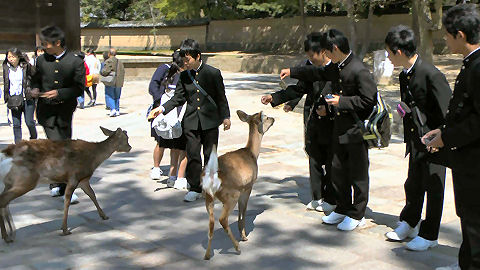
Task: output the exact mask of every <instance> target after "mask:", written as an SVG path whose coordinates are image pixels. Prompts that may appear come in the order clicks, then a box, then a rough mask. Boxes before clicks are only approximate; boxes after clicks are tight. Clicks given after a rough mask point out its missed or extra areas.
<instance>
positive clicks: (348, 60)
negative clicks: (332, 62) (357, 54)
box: [338, 51, 353, 69]
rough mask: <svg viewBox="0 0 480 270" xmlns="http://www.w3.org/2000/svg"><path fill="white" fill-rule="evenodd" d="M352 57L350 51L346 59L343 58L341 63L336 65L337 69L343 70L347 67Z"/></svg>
mask: <svg viewBox="0 0 480 270" xmlns="http://www.w3.org/2000/svg"><path fill="white" fill-rule="evenodd" d="M352 56H353V54H352V51H350V52H349V53H348V55H347V57H345V59H343V61H342V62H340V63H338V68H339V69H343V68H344V67H345V66H346V65H348V63H350V61H351V60H352Z"/></svg>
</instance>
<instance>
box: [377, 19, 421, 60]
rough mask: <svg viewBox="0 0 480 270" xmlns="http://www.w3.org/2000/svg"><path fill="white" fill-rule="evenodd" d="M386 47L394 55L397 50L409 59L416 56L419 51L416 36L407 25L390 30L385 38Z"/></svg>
mask: <svg viewBox="0 0 480 270" xmlns="http://www.w3.org/2000/svg"><path fill="white" fill-rule="evenodd" d="M385 45H386V46H387V47H388V48H389V49H390V50H391V51H392V52H393V54H396V53H397V50H400V51H401V52H402V53H403V54H405V56H407V57H409V58H410V57H412V56H413V55H415V53H416V51H417V45H416V42H415V34H414V33H413V30H412V29H410V27H408V26H405V25H397V26H394V27H392V28H390V30H389V31H388V33H387V36H386V37H385Z"/></svg>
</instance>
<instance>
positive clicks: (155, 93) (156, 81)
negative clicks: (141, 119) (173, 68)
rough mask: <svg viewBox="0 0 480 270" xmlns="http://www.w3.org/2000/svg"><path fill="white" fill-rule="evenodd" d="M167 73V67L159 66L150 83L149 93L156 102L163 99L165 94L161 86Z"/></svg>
mask: <svg viewBox="0 0 480 270" xmlns="http://www.w3.org/2000/svg"><path fill="white" fill-rule="evenodd" d="M167 73H168V66H167V65H161V66H159V67H158V68H157V69H156V70H155V72H154V73H153V76H152V80H151V81H150V84H149V86H148V93H150V95H151V96H152V97H153V101H154V102H155V101H157V100H160V99H161V98H162V94H163V93H162V91H161V90H160V86H161V84H162V81H163V79H164V78H165V76H166V75H167Z"/></svg>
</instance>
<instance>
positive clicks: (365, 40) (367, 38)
mask: <svg viewBox="0 0 480 270" xmlns="http://www.w3.org/2000/svg"><path fill="white" fill-rule="evenodd" d="M374 8H375V1H371V2H370V4H369V5H368V15H367V16H368V17H367V21H366V22H365V24H366V27H365V29H366V30H365V33H364V35H363V41H362V46H361V48H359V50H358V51H357V56H358V57H359V58H360V59H363V57H364V56H365V54H366V53H367V51H368V48H369V47H370V29H371V27H372V17H373V9H374Z"/></svg>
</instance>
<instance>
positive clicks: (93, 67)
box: [85, 48, 101, 106]
mask: <svg viewBox="0 0 480 270" xmlns="http://www.w3.org/2000/svg"><path fill="white" fill-rule="evenodd" d="M85 63H87V66H88V69H89V71H90V75H92V78H93V79H92V81H93V83H92V93H90V90H89V88H86V90H85V92H87V95H88V97H90V102H89V103H88V104H87V106H95V103H96V100H97V84H98V82H99V79H100V75H99V74H100V68H101V63H100V60H98V58H97V56H96V55H95V52H94V51H93V49H91V48H90V49H88V50H87V56H86V57H85ZM92 94H93V96H92Z"/></svg>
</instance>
